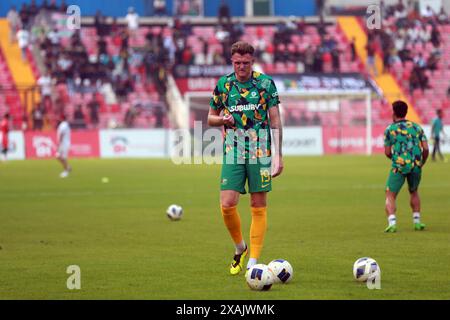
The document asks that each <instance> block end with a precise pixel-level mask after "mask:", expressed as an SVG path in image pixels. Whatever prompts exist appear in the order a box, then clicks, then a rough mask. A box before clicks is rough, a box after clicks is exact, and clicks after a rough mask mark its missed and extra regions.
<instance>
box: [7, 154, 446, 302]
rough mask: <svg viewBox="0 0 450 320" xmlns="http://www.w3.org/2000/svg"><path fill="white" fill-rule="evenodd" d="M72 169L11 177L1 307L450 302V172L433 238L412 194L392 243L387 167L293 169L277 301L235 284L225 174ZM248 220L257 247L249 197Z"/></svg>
mask: <svg viewBox="0 0 450 320" xmlns="http://www.w3.org/2000/svg"><path fill="white" fill-rule="evenodd" d="M71 164H72V166H73V168H74V171H73V173H72V175H71V176H70V178H69V179H66V180H64V179H60V178H59V177H58V174H59V172H60V170H61V168H60V166H59V165H58V164H57V163H56V161H22V162H8V163H6V164H1V163H0V299H177V300H183V299H257V300H263V299H295V300H297V299H450V268H449V265H450V256H449V252H450V251H449V244H450V164H447V163H431V162H430V163H428V164H427V165H426V166H425V168H424V173H423V179H422V184H421V189H420V190H421V196H422V220H423V222H425V223H426V224H427V230H426V231H424V232H417V231H414V230H413V225H412V215H411V212H410V209H409V204H408V196H407V190H406V187H404V189H403V190H402V192H401V194H400V196H399V199H398V212H397V223H398V227H399V231H398V232H397V233H396V234H384V233H383V230H384V228H385V227H386V224H387V221H386V218H385V214H384V184H385V181H386V178H387V174H388V170H389V161H388V160H387V159H385V158H383V157H382V156H374V157H365V156H325V157H302V158H296V157H291V158H289V157H287V158H286V159H285V171H284V173H283V175H282V176H280V177H279V178H276V179H275V180H274V182H273V191H272V192H271V193H270V194H269V207H268V230H267V233H266V239H265V246H264V249H263V252H262V256H261V259H260V262H261V263H268V262H269V261H271V260H272V259H275V258H284V259H286V260H288V261H289V262H290V263H291V264H292V266H293V268H294V278H293V280H292V282H291V283H289V284H287V285H274V286H273V287H272V289H271V290H270V291H268V292H254V291H251V290H250V289H249V288H248V287H247V285H246V283H245V278H244V275H243V274H242V275H240V276H236V277H233V276H230V275H229V273H228V265H229V263H230V261H231V258H232V255H233V245H232V242H231V239H230V237H229V235H228V233H227V231H226V229H225V226H224V224H223V221H222V217H221V214H220V211H219V178H220V166H219V165H212V166H208V165H189V166H188V165H184V166H176V165H174V164H172V162H170V161H169V160H72V161H71ZM103 177H108V178H109V182H108V183H103V182H102V178H103ZM172 203H176V204H179V205H181V206H183V208H184V217H183V219H182V220H181V221H178V222H172V221H169V220H168V218H167V217H166V215H165V210H166V208H167V207H168V206H169V205H170V204H172ZM239 211H240V214H241V220H242V226H243V232H244V237H245V239H246V240H247V241H248V238H249V235H248V233H249V227H250V211H249V196H248V195H245V196H242V197H241V202H240V204H239ZM364 256H370V257H372V258H374V259H375V260H377V262H378V263H379V265H380V267H381V270H382V279H381V290H369V289H367V287H366V286H365V285H364V284H360V283H357V282H355V281H354V280H353V275H352V267H353V263H354V261H355V260H356V259H357V258H360V257H364ZM69 265H78V266H79V267H80V268H81V290H68V289H67V287H66V281H67V278H68V277H69V276H70V275H69V274H67V273H66V269H67V267H68V266H69Z"/></svg>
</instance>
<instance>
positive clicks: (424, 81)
mask: <svg viewBox="0 0 450 320" xmlns="http://www.w3.org/2000/svg"><path fill="white" fill-rule="evenodd" d="M381 4H382V7H381V9H382V10H381V12H382V14H383V26H382V28H381V29H373V30H368V45H367V54H368V61H367V65H368V67H369V71H370V72H372V73H373V74H375V75H376V74H377V69H376V67H375V59H374V56H375V53H378V54H380V56H381V57H382V61H383V70H382V72H389V71H390V70H392V67H393V66H394V65H399V64H400V65H402V66H406V65H407V64H408V63H409V65H412V68H404V69H403V70H404V74H403V75H402V81H403V82H404V83H403V85H404V87H406V88H408V89H409V91H410V93H412V92H413V91H414V90H415V89H421V90H422V91H423V90H426V89H429V88H430V84H429V77H428V76H427V74H426V70H430V71H433V70H436V69H437V66H438V63H439V61H440V60H441V57H442V48H441V34H440V32H439V29H438V26H439V25H444V24H448V23H449V19H448V15H447V14H446V12H445V11H444V8H441V10H440V11H439V12H438V13H436V12H434V11H433V10H432V9H431V7H430V6H427V7H426V10H425V12H423V13H422V14H421V13H420V11H419V7H418V4H417V3H414V2H412V1H408V4H404V3H403V1H402V0H399V1H398V3H397V4H395V5H392V6H386V5H384V3H383V1H382V2H381ZM427 47H428V48H430V49H429V50H425V49H426V48H427ZM426 51H428V53H427V54H424V52H426Z"/></svg>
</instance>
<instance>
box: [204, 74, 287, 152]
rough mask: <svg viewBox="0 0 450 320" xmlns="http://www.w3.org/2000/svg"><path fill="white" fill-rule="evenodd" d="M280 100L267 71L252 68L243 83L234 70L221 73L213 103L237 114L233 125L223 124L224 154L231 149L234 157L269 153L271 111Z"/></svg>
mask: <svg viewBox="0 0 450 320" xmlns="http://www.w3.org/2000/svg"><path fill="white" fill-rule="evenodd" d="M279 103H280V101H279V98H278V92H277V88H276V86H275V83H274V81H273V80H272V78H271V77H269V76H267V75H265V74H262V73H259V72H255V71H253V72H252V76H251V77H250V79H249V80H248V81H247V82H243V83H242V82H239V81H238V80H237V79H236V75H235V74H234V72H233V73H230V74H228V75H225V76H223V77H221V78H220V79H219V81H218V83H217V86H216V87H215V89H214V92H213V96H212V98H211V101H210V106H211V108H212V109H214V110H220V111H222V110H223V113H224V115H229V114H231V115H232V116H233V118H234V126H233V127H229V126H225V127H224V129H225V132H224V155H227V154H229V153H230V152H232V153H233V155H234V158H235V159H239V158H240V159H255V158H261V157H268V156H270V155H271V154H270V142H271V139H270V119H269V116H268V111H269V109H270V108H271V107H273V106H276V105H278V104H279Z"/></svg>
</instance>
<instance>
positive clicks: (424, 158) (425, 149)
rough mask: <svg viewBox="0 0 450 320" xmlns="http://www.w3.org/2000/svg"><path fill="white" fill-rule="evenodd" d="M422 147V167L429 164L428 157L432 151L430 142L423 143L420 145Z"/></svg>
mask: <svg viewBox="0 0 450 320" xmlns="http://www.w3.org/2000/svg"><path fill="white" fill-rule="evenodd" d="M420 146H421V148H422V167H423V166H424V165H425V162H427V159H428V155H429V154H430V149H429V147H428V142H426V141H422V142H421V143H420Z"/></svg>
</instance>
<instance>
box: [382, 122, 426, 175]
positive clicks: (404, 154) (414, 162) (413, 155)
mask: <svg viewBox="0 0 450 320" xmlns="http://www.w3.org/2000/svg"><path fill="white" fill-rule="evenodd" d="M422 141H427V137H426V136H425V133H424V132H423V129H422V128H421V127H420V126H419V125H418V124H416V123H413V122H411V121H408V120H401V121H397V122H394V123H393V124H391V125H390V126H388V127H387V128H386V130H385V132H384V145H385V146H386V147H391V150H392V169H393V170H394V171H395V172H400V173H403V174H408V173H410V172H411V170H412V169H414V168H415V167H416V166H418V167H421V166H422V148H421V146H420V143H421V142H422Z"/></svg>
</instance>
